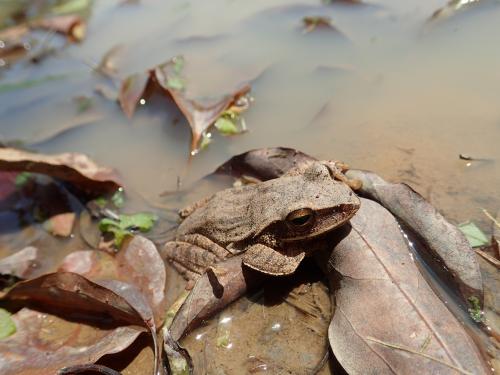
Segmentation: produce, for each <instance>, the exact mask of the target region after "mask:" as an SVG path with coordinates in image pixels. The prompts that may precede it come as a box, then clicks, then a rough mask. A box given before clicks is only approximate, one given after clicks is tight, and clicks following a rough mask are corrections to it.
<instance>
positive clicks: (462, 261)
mask: <svg viewBox="0 0 500 375" xmlns="http://www.w3.org/2000/svg"><path fill="white" fill-rule="evenodd" d="M347 176H348V177H351V178H356V179H358V180H360V181H362V183H363V188H362V189H361V193H362V194H363V195H364V196H366V197H368V198H371V199H374V200H376V201H377V202H380V203H381V204H382V205H383V206H384V207H386V208H387V209H388V210H389V211H390V212H391V213H392V214H393V215H395V216H396V217H397V218H399V219H400V220H401V221H402V222H403V223H404V224H405V225H407V226H408V227H409V228H410V229H411V230H412V231H413V233H414V234H415V235H417V236H418V239H419V240H420V241H421V242H422V244H423V245H424V246H425V249H427V250H428V251H429V252H430V254H427V257H426V259H427V260H428V261H429V264H430V265H431V266H432V265H433V261H434V262H435V259H436V258H437V259H439V261H440V262H442V265H444V266H445V267H446V269H447V270H448V272H446V273H443V272H442V269H443V267H442V265H441V266H436V265H435V264H434V266H435V267H433V268H434V269H435V270H436V271H437V272H438V275H440V276H442V277H443V278H445V279H449V280H447V281H452V282H454V283H455V284H456V285H457V287H458V288H459V290H460V292H461V293H462V296H463V299H464V301H467V300H468V298H469V297H471V296H475V297H478V298H479V299H480V300H482V296H483V286H482V285H483V284H482V283H483V282H482V277H481V272H480V270H479V265H478V263H477V261H476V258H475V255H474V251H473V250H472V248H471V247H470V245H469V242H468V241H467V239H466V238H465V236H464V235H463V234H462V232H460V230H459V229H458V228H457V227H456V226H454V225H452V224H450V223H449V222H448V221H447V220H446V219H445V218H444V217H443V216H442V215H441V214H440V213H439V212H438V211H437V210H436V209H435V208H434V207H433V206H432V205H431V204H430V203H429V202H427V201H426V200H425V199H424V198H423V197H422V196H420V195H419V194H418V193H417V192H415V191H414V190H412V189H411V188H410V187H409V186H408V185H405V184H391V183H388V182H386V181H385V180H383V179H382V178H381V177H379V176H378V175H376V174H374V173H371V172H364V171H357V170H356V171H355V170H351V171H348V172H347ZM422 255H424V256H425V255H426V254H422Z"/></svg>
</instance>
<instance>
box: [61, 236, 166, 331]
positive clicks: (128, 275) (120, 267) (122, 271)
mask: <svg viewBox="0 0 500 375" xmlns="http://www.w3.org/2000/svg"><path fill="white" fill-rule="evenodd" d="M59 271H64V272H74V273H78V274H80V275H82V276H85V277H86V278H88V279H90V280H92V281H94V282H97V283H100V282H101V281H102V280H109V279H117V280H121V281H125V282H127V283H128V284H132V285H135V286H136V287H137V288H138V290H140V292H141V293H142V295H143V296H144V297H145V299H146V300H147V302H148V304H149V306H150V307H151V309H152V310H153V313H154V316H155V321H156V325H157V326H160V325H161V324H162V322H163V319H164V312H165V283H166V272H165V266H164V263H163V260H162V259H161V257H160V255H159V253H158V251H157V250H156V247H155V245H154V244H153V243H152V242H151V241H150V240H148V239H147V238H144V237H141V236H134V237H133V238H132V239H130V240H129V241H127V242H125V243H124V244H123V246H122V248H121V250H120V252H119V253H118V254H117V255H116V256H112V255H109V254H107V253H105V252H101V251H95V250H83V251H76V252H73V253H71V254H69V255H67V256H66V258H64V260H63V262H62V264H61V266H60V267H59Z"/></svg>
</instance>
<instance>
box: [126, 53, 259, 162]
mask: <svg viewBox="0 0 500 375" xmlns="http://www.w3.org/2000/svg"><path fill="white" fill-rule="evenodd" d="M183 66H184V59H183V58H182V57H180V56H177V57H174V58H173V59H171V60H170V61H168V62H166V63H163V64H160V65H157V66H155V67H153V68H152V69H150V71H149V72H148V73H140V74H134V75H132V76H129V77H127V78H126V79H125V80H124V81H123V83H122V86H121V89H120V95H119V98H118V100H119V102H120V105H121V107H122V109H123V112H124V113H125V114H126V115H127V116H128V117H129V118H130V117H132V116H133V114H134V111H135V109H136V107H137V104H138V103H139V101H140V100H141V99H142V98H143V96H144V95H145V91H146V89H147V87H148V86H149V84H150V83H151V84H154V85H156V87H157V88H158V89H160V90H161V92H163V93H164V94H165V95H167V96H168V97H169V98H171V99H172V100H173V101H174V102H175V104H176V105H177V107H179V110H180V111H181V112H182V114H183V115H184V116H185V117H186V119H187V121H188V123H189V126H190V127H191V147H190V150H191V154H192V155H195V154H196V153H197V152H198V151H199V150H200V143H201V142H202V138H203V135H204V134H206V133H207V131H208V129H209V128H210V127H211V126H212V125H213V124H214V123H215V122H216V121H217V120H218V119H219V118H220V117H221V115H222V114H223V113H224V112H225V111H226V110H229V109H231V108H233V107H237V108H238V107H239V108H242V110H244V109H246V108H247V107H248V100H245V99H244V98H245V95H247V94H248V93H249V91H250V86H249V85H243V86H241V87H240V88H238V89H236V90H235V91H234V92H233V93H231V94H229V95H225V96H223V97H222V98H218V99H215V100H210V101H208V102H203V103H202V102H201V101H196V100H193V99H189V98H188V97H187V96H186V93H185V79H184V77H183V76H182V74H181V73H182V69H183Z"/></svg>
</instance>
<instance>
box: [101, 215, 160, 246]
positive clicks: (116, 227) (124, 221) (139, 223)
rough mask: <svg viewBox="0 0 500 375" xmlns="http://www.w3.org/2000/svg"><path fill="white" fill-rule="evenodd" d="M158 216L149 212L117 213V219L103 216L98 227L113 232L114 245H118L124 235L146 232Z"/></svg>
mask: <svg viewBox="0 0 500 375" xmlns="http://www.w3.org/2000/svg"><path fill="white" fill-rule="evenodd" d="M157 220H158V217H157V216H156V215H154V214H151V213H149V212H142V213H137V214H133V215H119V216H118V220H115V219H110V218H104V219H102V220H101V221H100V222H99V229H100V230H101V231H102V232H103V233H113V234H114V236H115V244H116V246H120V245H121V243H122V242H123V240H124V239H125V237H127V236H131V235H133V234H134V232H136V231H140V232H148V231H150V230H151V228H153V225H154V224H155V222H156V221H157Z"/></svg>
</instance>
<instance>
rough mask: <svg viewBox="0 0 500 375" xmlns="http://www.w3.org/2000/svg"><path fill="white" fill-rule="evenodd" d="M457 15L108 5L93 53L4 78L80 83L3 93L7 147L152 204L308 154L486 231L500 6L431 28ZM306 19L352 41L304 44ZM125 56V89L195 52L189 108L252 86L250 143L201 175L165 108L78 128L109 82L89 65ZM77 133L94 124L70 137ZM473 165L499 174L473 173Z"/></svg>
mask: <svg viewBox="0 0 500 375" xmlns="http://www.w3.org/2000/svg"><path fill="white" fill-rule="evenodd" d="M443 5H444V2H442V1H427V2H425V3H422V2H419V1H412V2H410V1H406V2H396V1H379V2H373V3H370V4H369V5H349V4H345V3H339V4H335V5H324V6H323V5H321V3H320V1H300V2H298V1H253V2H251V3H248V2H246V3H243V2H240V1H234V0H233V1H223V0H219V1H213V2H209V3H208V2H202V1H198V2H196V1H192V2H186V1H171V2H162V1H152V0H150V1H142V2H140V3H139V4H135V5H134V4H132V5H122V6H119V5H118V4H117V3H116V2H112V1H106V2H96V3H95V5H94V7H93V11H92V15H91V18H90V20H89V26H88V36H87V38H86V39H85V41H84V42H83V43H82V44H80V45H74V46H70V47H69V48H67V49H65V50H64V51H62V52H61V53H59V54H57V55H56V56H54V57H51V58H49V59H47V60H45V61H44V62H43V63H42V64H40V65H38V66H32V65H31V66H30V65H27V64H20V65H18V66H15V67H13V68H12V69H9V70H5V71H4V72H3V73H2V78H1V81H0V82H2V83H7V82H18V81H22V80H26V79H35V78H40V77H44V76H47V75H61V74H63V75H68V77H63V78H61V79H57V80H52V81H48V82H45V83H43V84H40V85H37V86H35V87H33V88H29V89H18V90H13V91H9V92H4V93H1V94H0V103H1V105H0V116H1V119H2V120H1V124H0V135H1V136H2V139H3V140H21V141H24V142H26V143H27V144H28V145H33V148H35V149H36V150H39V151H42V152H48V153H56V152H63V151H78V152H84V153H87V154H89V155H90V156H92V157H93V158H95V159H96V160H97V161H98V162H100V163H101V164H106V165H110V166H114V167H116V168H117V169H118V170H119V171H120V172H121V173H122V174H123V175H124V176H125V178H126V180H127V182H128V184H129V185H130V186H132V187H133V188H134V189H137V190H139V191H140V192H141V193H143V194H144V195H146V196H147V197H149V198H150V199H153V200H158V194H159V193H160V192H162V191H165V190H173V189H176V187H177V176H180V178H181V181H182V182H183V183H184V186H186V185H189V183H190V182H192V181H195V180H197V179H198V178H199V177H200V176H202V175H205V174H207V173H208V172H210V171H212V170H213V169H214V168H215V167H216V166H217V165H218V164H220V163H221V162H223V161H224V160H226V159H227V158H228V157H230V156H232V155H234V154H236V153H240V152H243V151H246V150H248V149H251V148H256V147H265V146H277V145H283V146H290V147H296V148H298V149H301V150H303V151H305V152H308V153H311V154H312V155H314V156H316V157H319V158H333V159H341V160H344V161H346V162H348V163H349V164H350V165H352V166H353V167H356V168H363V169H372V170H374V171H376V172H378V173H379V174H381V175H382V176H385V177H386V178H388V179H391V180H394V181H404V182H407V183H409V184H410V185H412V186H413V187H414V188H415V189H416V190H418V191H419V192H420V193H422V194H423V195H424V196H426V197H427V198H429V199H430V200H431V201H432V202H433V203H434V204H435V205H436V206H437V207H438V208H439V209H440V210H441V211H443V212H444V214H445V215H447V216H448V217H449V218H450V219H451V220H453V221H454V222H460V221H464V220H468V219H474V220H476V221H480V222H482V223H483V226H484V229H485V230H488V229H489V228H488V227H487V224H486V223H487V221H485V218H484V217H483V215H482V213H481V212H480V209H479V208H480V207H484V208H487V209H489V210H490V211H492V212H495V211H496V209H497V208H498V203H499V202H498V198H497V186H498V183H499V182H500V173H499V166H498V162H497V159H498V158H499V157H500V149H499V147H498V139H499V137H498V136H499V135H500V127H499V124H500V123H499V121H500V107H499V106H498V95H497V94H498V90H497V88H498V87H499V84H500V74H499V73H498V66H499V65H500V64H499V63H500V51H499V49H498V45H499V42H500V34H498V26H497V25H498V24H499V21H500V7H498V3H496V2H494V1H490V2H488V1H484V2H483V3H480V4H479V5H476V6H474V7H472V8H471V9H467V10H465V11H463V12H458V14H457V15H455V16H454V17H449V18H447V19H445V20H441V21H440V22H435V23H427V22H426V20H427V19H428V18H429V16H430V15H431V14H432V13H433V12H434V11H435V10H436V9H437V8H439V7H440V6H443ZM306 15H327V16H329V17H331V19H332V23H333V24H334V25H335V26H336V27H337V29H338V30H339V31H338V32H330V31H325V30H318V31H316V32H311V33H307V34H304V32H303V30H302V24H301V19H302V17H304V16H306ZM116 44H121V45H123V46H124V49H123V51H122V52H121V53H120V55H119V60H118V63H117V65H118V67H119V74H120V76H122V77H125V76H126V75H128V74H130V73H133V72H138V71H143V70H145V69H147V68H149V67H152V66H154V65H155V64H158V63H161V62H163V61H166V60H168V59H169V58H171V57H173V56H175V55H178V54H182V55H184V57H185V58H186V62H187V66H186V76H187V78H188V92H189V95H190V96H191V97H202V96H218V95H222V94H224V93H227V92H230V91H231V90H232V89H234V88H235V87H236V85H237V84H238V83H240V82H244V81H249V80H250V81H252V95H253V97H254V98H255V101H254V102H253V103H252V106H251V108H250V110H249V111H248V112H246V114H245V116H244V117H245V120H246V123H247V126H248V129H249V131H248V132H247V133H245V134H242V135H240V136H234V137H230V138H223V137H220V136H215V142H213V143H212V144H211V145H210V146H209V147H208V149H206V150H204V151H203V152H201V153H200V154H199V155H198V156H196V157H195V158H194V160H193V161H192V162H191V163H190V164H189V165H188V162H187V156H188V144H189V138H190V133H189V129H188V126H187V123H185V121H184V120H183V119H182V117H181V115H180V113H178V112H177V111H176V110H175V109H174V108H173V107H172V106H170V105H167V108H165V105H164V101H162V100H160V99H158V100H154V101H153V103H147V105H145V106H143V107H141V108H140V109H139V111H138V112H137V113H136V116H135V117H134V118H133V120H131V121H129V120H128V119H127V118H126V117H125V116H124V115H123V113H122V112H121V111H120V109H119V107H118V106H117V105H116V104H115V103H113V102H110V101H107V100H105V99H103V98H102V97H100V96H93V102H94V106H93V108H92V109H91V110H90V113H86V114H85V115H84V116H87V118H82V117H83V115H80V116H79V117H78V116H76V110H75V104H74V102H73V99H72V98H73V97H75V96H79V95H88V96H92V95H93V89H94V86H95V85H96V84H97V83H99V82H103V79H102V78H101V77H99V76H98V75H96V74H93V73H92V71H91V69H90V68H89V64H90V65H91V64H93V63H94V64H95V63H97V62H98V61H99V60H100V58H101V56H102V55H103V54H104V53H105V52H106V51H107V50H109V49H110V48H111V47H113V46H114V45H116ZM176 118H181V121H179V122H178V123H177V124H176V125H174V124H173V122H174V119H176ZM75 124H76V125H78V124H84V125H81V126H77V127H75V128H73V129H72V130H67V131H63V130H64V129H66V128H68V127H71V126H74V125H75ZM61 131H63V132H62V133H61ZM460 153H467V154H470V155H471V156H473V157H477V158H487V159H492V160H493V161H489V162H473V163H472V165H471V166H469V167H467V166H466V163H467V162H465V161H461V160H459V159H458V155H459V154H460ZM457 200H458V202H460V203H459V204H457Z"/></svg>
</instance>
